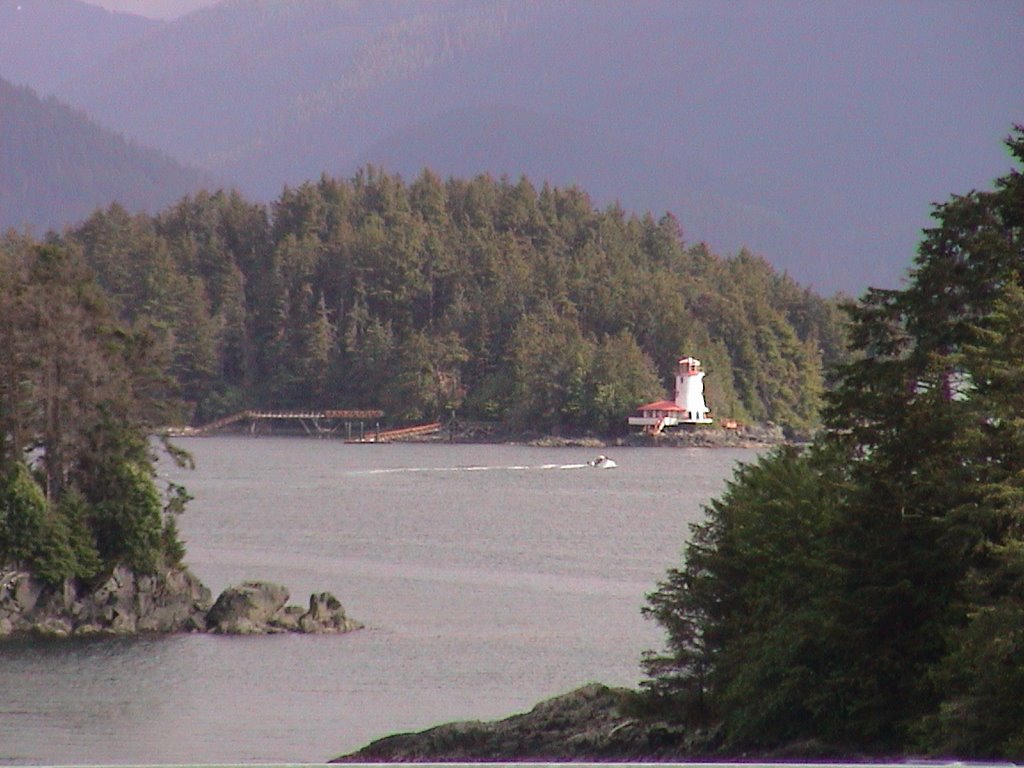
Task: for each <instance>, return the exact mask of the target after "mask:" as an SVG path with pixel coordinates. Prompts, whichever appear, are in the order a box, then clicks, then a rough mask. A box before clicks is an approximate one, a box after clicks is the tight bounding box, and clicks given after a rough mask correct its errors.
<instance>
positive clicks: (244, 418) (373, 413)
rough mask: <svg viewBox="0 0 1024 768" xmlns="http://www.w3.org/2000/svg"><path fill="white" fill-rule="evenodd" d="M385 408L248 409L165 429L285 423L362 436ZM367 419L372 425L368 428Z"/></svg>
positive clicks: (188, 431)
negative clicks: (320, 409) (321, 409)
mask: <svg viewBox="0 0 1024 768" xmlns="http://www.w3.org/2000/svg"><path fill="white" fill-rule="evenodd" d="M383 416H384V411H377V410H344V409H330V410H323V411H263V410H248V411H239V412H238V413H233V414H231V415H230V416H225V417H224V418H221V419H217V420H216V421H211V422H210V423H208V424H202V425H200V426H198V427H169V428H168V429H167V430H166V432H167V434H168V435H170V436H171V437H201V436H204V435H212V434H214V433H215V432H218V431H220V430H222V429H225V428H226V427H230V426H233V425H235V424H239V423H244V422H248V431H249V434H252V435H256V434H259V433H260V431H261V430H260V428H261V427H263V428H264V430H266V429H267V428H269V427H271V425H273V424H274V423H280V424H288V423H289V422H290V426H292V427H295V426H298V427H301V429H302V430H303V431H304V432H305V433H306V434H307V435H311V436H315V437H330V436H333V435H336V434H337V433H338V432H339V431H341V430H342V429H344V430H345V436H346V437H347V438H349V439H351V438H352V437H353V434H354V433H355V432H358V435H359V437H364V436H366V435H367V434H369V433H373V432H374V430H376V431H379V429H380V419H381V418H382V417H383ZM367 422H371V423H373V424H374V425H375V426H374V427H371V428H369V429H367V426H366V425H367Z"/></svg>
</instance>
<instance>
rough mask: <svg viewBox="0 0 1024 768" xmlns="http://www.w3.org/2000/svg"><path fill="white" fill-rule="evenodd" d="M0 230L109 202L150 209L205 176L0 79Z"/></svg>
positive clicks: (67, 217)
mask: <svg viewBox="0 0 1024 768" xmlns="http://www.w3.org/2000/svg"><path fill="white" fill-rule="evenodd" d="M0 126H3V131H2V139H0V231H3V230H6V229H7V228H9V227H13V228H16V229H22V228H24V227H26V226H27V227H29V228H31V229H32V230H33V231H34V232H35V234H37V235H39V234H42V233H43V232H45V231H46V230H48V229H58V230H59V229H60V228H62V227H63V226H64V225H67V224H73V223H75V222H77V221H80V220H81V219H83V218H85V217H86V216H88V215H89V214H90V213H92V212H93V211H94V210H95V209H96V208H98V207H105V206H107V205H109V204H110V203H113V202H118V203H121V204H122V205H123V206H124V207H125V208H127V209H128V210H132V211H134V210H143V209H144V210H148V211H150V212H154V213H155V212H156V211H158V210H159V209H161V208H163V207H164V206H167V205H169V204H170V203H171V202H173V201H174V200H176V199H178V198H180V197H182V196H183V195H185V194H188V193H189V192H192V191H195V190H197V189H200V188H202V187H204V186H208V185H209V184H210V183H211V182H210V180H209V179H208V178H207V177H205V176H203V175H202V174H201V173H199V172H198V171H195V170H192V169H188V168H185V167H183V166H182V165H180V164H179V163H177V162H176V161H174V160H172V159H171V158H170V157H168V156H167V155H165V154H163V153H161V152H158V151H157V150H153V149H145V148H143V147H140V146H137V145H135V144H132V143H130V142H128V141H126V140H125V139H123V138H122V137H120V136H117V135H116V134H113V133H111V132H110V131H107V130H105V129H102V128H100V127H99V126H97V125H96V124H95V123H93V122H91V121H90V120H89V119H88V118H87V117H86V116H85V115H83V114H82V113H80V112H77V111H75V110H73V109H71V108H69V107H67V106H65V105H63V104H61V103H59V102H58V101H57V100H56V99H53V98H52V97H51V98H49V99H45V100H43V99H40V98H39V96H38V95H36V93H35V92H34V91H33V90H32V89H30V88H28V87H23V86H16V85H13V84H12V83H9V82H8V81H6V80H3V79H0Z"/></svg>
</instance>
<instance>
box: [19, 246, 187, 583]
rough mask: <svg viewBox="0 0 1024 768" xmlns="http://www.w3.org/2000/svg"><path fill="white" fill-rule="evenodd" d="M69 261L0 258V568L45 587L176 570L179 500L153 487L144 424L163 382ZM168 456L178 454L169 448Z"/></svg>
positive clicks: (136, 336) (182, 496)
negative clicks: (23, 573)
mask: <svg viewBox="0 0 1024 768" xmlns="http://www.w3.org/2000/svg"><path fill="white" fill-rule="evenodd" d="M153 351H154V345H153V338H152V337H151V336H149V335H148V334H147V333H146V332H144V331H138V332H136V331H131V330H130V329H128V328H126V327H125V326H123V325H122V324H121V323H120V322H119V321H118V319H117V317H116V315H115V313H114V312H113V310H112V309H111V307H110V304H109V302H108V301H107V299H106V297H105V296H104V295H103V292H102V290H101V289H100V288H99V286H98V285H97V283H96V280H95V277H94V275H93V273H92V271H91V270H89V269H88V268H87V267H86V266H85V265H84V264H83V263H82V261H81V259H80V258H78V257H76V256H75V255H74V254H72V253H69V252H68V251H67V250H66V249H64V248H62V247H60V246H57V245H53V244H47V245H41V244H38V243H34V242H32V241H31V240H29V239H28V238H19V237H14V236H10V237H8V238H6V240H5V241H4V247H3V248H2V249H0V568H2V567H6V566H8V565H11V564H16V565H20V566H22V567H28V568H29V569H30V570H31V571H32V573H33V574H34V575H35V576H37V577H39V578H41V579H43V580H44V581H47V582H51V583H54V584H56V583H59V582H60V581H62V580H63V579H65V578H72V577H74V578H80V579H90V578H92V577H94V576H98V575H100V574H102V573H104V572H109V571H110V569H111V568H113V566H115V565H117V564H119V563H123V564H125V565H127V566H129V567H131V568H132V569H133V570H134V571H135V572H137V573H140V574H141V573H154V572H156V571H157V570H158V569H160V568H162V567H165V566H173V565H176V564H177V563H179V562H180V560H181V557H182V556H183V554H184V549H183V547H182V544H181V542H180V540H179V539H178V534H177V530H176V525H175V522H174V514H175V513H177V512H180V511H181V510H182V507H183V505H184V503H185V502H186V501H187V498H188V497H187V494H186V493H185V492H184V490H183V489H182V488H180V487H178V486H174V485H171V486H169V487H168V488H167V489H166V493H161V491H160V490H159V489H158V487H157V484H156V482H155V470H154V456H153V454H152V450H151V447H150V444H149V441H148V434H149V425H151V424H153V423H159V422H160V421H161V420H162V419H163V418H164V415H165V414H164V411H163V408H164V406H165V404H166V403H167V402H169V401H170V400H171V399H172V398H173V382H172V381H170V380H169V379H168V378H167V377H166V376H165V375H164V373H163V372H162V371H161V370H160V368H159V360H158V359H157V357H156V356H154V355H153ZM169 450H171V451H172V454H174V455H176V456H178V455H179V454H178V453H177V452H175V451H173V449H169Z"/></svg>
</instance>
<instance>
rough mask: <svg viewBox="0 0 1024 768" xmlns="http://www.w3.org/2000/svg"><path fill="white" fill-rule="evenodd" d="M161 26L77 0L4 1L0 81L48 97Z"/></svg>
mask: <svg viewBox="0 0 1024 768" xmlns="http://www.w3.org/2000/svg"><path fill="white" fill-rule="evenodd" d="M159 26H160V22H157V21H153V20H152V19H144V18H142V17H141V16H134V15H131V14H127V13H111V12H110V11H106V10H104V9H102V8H97V7H96V6H93V5H88V4H86V3H82V2H78V0H0V77H4V78H6V79H7V80H9V81H11V82H12V83H16V84H18V85H28V86H31V87H32V88H34V89H36V90H37V91H39V92H40V93H46V92H49V91H51V90H52V89H53V88H54V87H55V86H56V85H57V84H58V83H61V82H63V81H64V80H66V79H67V78H68V77H71V76H73V75H74V74H76V73H78V72H81V71H82V70H83V69H85V68H87V67H91V66H93V65H95V64H96V63H98V62H99V61H100V60H102V59H104V58H106V57H107V56H109V55H110V53H111V52H112V51H114V50H116V49H117V48H119V47H120V46H122V45H124V44H126V43H127V42H128V41H130V40H134V39H138V38H140V37H142V36H144V35H145V34H146V33H147V32H152V31H153V30H155V29H157V28H159Z"/></svg>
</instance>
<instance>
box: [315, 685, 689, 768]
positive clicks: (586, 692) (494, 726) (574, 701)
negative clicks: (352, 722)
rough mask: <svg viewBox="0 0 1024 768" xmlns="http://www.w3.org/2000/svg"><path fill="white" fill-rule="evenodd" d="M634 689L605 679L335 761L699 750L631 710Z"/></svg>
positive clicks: (569, 758)
mask: <svg viewBox="0 0 1024 768" xmlns="http://www.w3.org/2000/svg"><path fill="white" fill-rule="evenodd" d="M630 696H631V692H630V691H629V690H627V689H624V688H609V687H608V686H605V685H601V684H598V683H592V684H590V685H587V686H584V687H583V688H579V689H578V690H575V691H572V692H571V693H567V694H565V695H563V696H558V697H556V698H553V699H549V700H548V701H544V702H541V703H540V704H538V705H537V706H535V707H534V708H533V709H532V710H530V711H529V712H527V713H525V714H521V715H514V716H512V717H509V718H506V719H504V720H497V721H493V722H480V721H469V722H459V723H449V724H446V725H440V726H437V727H436V728H431V729H429V730H426V731H422V732H419V733H403V734H398V735H395V736H388V737H387V738H384V739H380V740H378V741H375V742H373V743H371V744H369V745H368V746H366V747H363V748H362V749H360V750H359V751H357V752H353V753H352V754H349V755H344V756H342V757H338V758H335V759H334V760H332V761H331V762H332V763H377V762H380V763H391V762H395V763H401V762H507V761H520V762H579V761H588V762H603V761H623V762H632V761H637V760H645V761H653V760H659V759H660V760H670V759H679V758H680V756H683V755H693V754H694V753H695V752H696V749H695V744H694V742H693V740H692V736H691V735H688V734H687V733H686V731H685V730H684V729H682V728H681V727H680V726H675V725H669V724H667V723H663V722H649V721H645V720H641V719H638V718H636V717H633V716H631V715H629V714H628V713H627V712H626V710H627V709H628V707H626V706H625V705H626V703H627V702H628V700H629V698H630Z"/></svg>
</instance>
